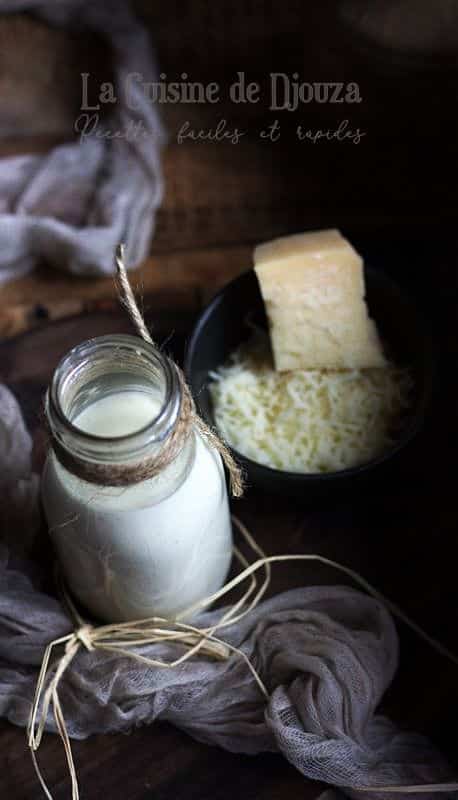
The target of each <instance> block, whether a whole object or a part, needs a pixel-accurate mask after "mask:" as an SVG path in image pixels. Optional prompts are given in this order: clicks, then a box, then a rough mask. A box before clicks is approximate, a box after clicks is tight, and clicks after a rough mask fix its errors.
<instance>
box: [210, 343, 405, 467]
mask: <svg viewBox="0 0 458 800" xmlns="http://www.w3.org/2000/svg"><path fill="white" fill-rule="evenodd" d="M210 377H211V379H212V381H211V383H210V386H209V389H210V394H211V398H212V401H213V409H214V418H215V423H216V427H217V428H218V430H219V432H220V433H221V435H222V436H223V437H224V439H225V440H226V441H227V442H228V443H229V444H230V445H231V446H232V447H234V448H235V449H236V450H238V451H239V452H240V453H241V454H242V455H244V456H246V457H247V458H250V459H252V460H253V461H257V462H258V463H259V464H264V465H265V466H268V467H274V468H276V469H280V470H287V471H290V472H302V473H316V472H335V471H338V470H342V469H346V468H348V467H354V466H356V465H358V464H363V463H365V462H367V461H370V460H371V459H372V458H374V457H375V456H377V455H379V454H380V453H382V452H383V451H384V450H385V449H386V448H387V447H388V446H389V445H390V444H391V443H392V442H393V441H394V438H395V437H394V430H395V427H396V424H398V423H399V418H400V415H401V413H402V411H403V409H405V408H406V407H407V405H408V395H409V391H410V383H411V381H410V378H409V375H408V373H407V372H406V371H405V370H401V369H399V368H397V367H394V366H391V365H389V366H387V367H383V368H377V369H364V370H357V369H355V370H348V371H331V370H330V371H321V370H296V371H294V372H285V373H281V372H276V371H275V370H274V368H273V363H272V356H271V354H270V348H269V342H268V337H267V336H266V335H265V334H264V333H261V332H259V331H258V332H256V333H255V334H254V336H253V338H252V339H251V340H250V342H248V343H247V344H246V345H243V346H242V347H240V348H239V349H238V350H237V351H235V352H234V353H233V354H232V356H231V358H230V360H229V362H228V363H227V364H225V365H223V366H221V367H220V368H219V369H218V370H217V371H216V372H213V373H211V375H210Z"/></svg>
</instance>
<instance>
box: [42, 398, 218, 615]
mask: <svg viewBox="0 0 458 800" xmlns="http://www.w3.org/2000/svg"><path fill="white" fill-rule="evenodd" d="M157 413H158V404H157V401H156V398H155V397H154V396H152V395H150V394H148V393H146V392H141V391H132V390H129V391H125V392H117V393H116V394H111V395H108V396H105V397H103V398H102V399H100V400H97V401H96V402H94V403H92V405H89V406H88V407H87V408H85V409H84V410H83V411H82V412H81V413H80V414H79V415H78V416H77V417H76V418H75V419H74V420H73V424H74V425H76V426H77V427H79V428H80V429H81V430H83V431H85V432H87V433H91V434H95V435H98V436H109V437H115V436H124V435H127V434H130V433H134V432H135V431H137V430H140V429H141V428H142V427H144V426H145V425H146V424H148V423H149V422H151V421H152V419H154V417H155V416H156V415H157ZM42 492H43V503H44V508H45V513H46V517H47V520H48V524H49V527H50V533H51V536H52V538H53V541H54V543H55V545H56V548H57V551H58V555H59V559H60V561H61V564H62V566H63V570H64V573H65V577H66V580H67V582H68V584H69V586H70V589H71V590H72V592H73V593H74V594H75V595H76V597H77V598H78V599H79V600H80V601H81V602H82V603H83V604H84V605H85V606H86V607H87V608H88V609H89V610H90V611H91V612H92V613H93V614H95V615H96V616H97V617H100V618H102V619H104V620H107V621H120V620H129V619H137V618H144V617H147V616H153V615H157V616H164V617H168V618H173V617H174V616H176V614H178V613H179V612H181V611H183V610H184V609H186V608H188V607H189V606H190V605H191V604H193V603H194V602H195V601H196V600H198V599H200V598H202V597H205V596H207V595H209V594H211V593H213V592H214V591H216V590H217V589H218V588H219V587H220V586H221V585H222V583H223V582H224V579H225V577H226V575H227V572H228V569H229V564H230V560H231V554H232V533H231V522H230V515H229V508H228V500H227V492H226V486H225V480H224V472H223V467H222V464H221V459H220V457H219V455H218V454H217V453H215V452H214V451H212V450H209V449H208V448H207V446H206V445H205V444H204V443H203V441H202V440H201V438H200V437H199V436H198V435H197V434H196V435H195V437H194V439H193V441H191V443H190V444H189V445H188V447H187V448H186V451H183V453H182V454H180V455H179V456H178V457H177V459H176V460H175V461H174V462H173V463H172V464H171V465H170V467H168V468H167V469H166V470H165V471H164V472H162V473H161V474H160V475H158V476H157V477H154V478H152V479H149V480H146V481H143V482H142V483H139V484H134V485H131V486H128V487H122V488H118V487H106V486H103V487H102V486H97V485H94V484H90V483H87V482H86V481H83V480H81V479H80V478H78V477H76V476H74V475H72V474H70V473H69V472H68V471H67V470H66V469H65V468H64V467H63V466H62V465H61V464H60V462H58V461H57V459H56V457H55V456H54V454H53V453H52V451H51V452H50V454H49V457H48V459H47V463H46V467H45V471H44V474H43V481H42Z"/></svg>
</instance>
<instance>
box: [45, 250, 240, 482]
mask: <svg viewBox="0 0 458 800" xmlns="http://www.w3.org/2000/svg"><path fill="white" fill-rule="evenodd" d="M116 275H117V281H118V292H119V299H120V302H121V304H122V305H123V306H124V307H125V308H126V309H127V312H128V314H129V316H130V318H131V320H132V322H133V325H134V327H135V329H136V331H137V333H138V335H139V336H140V337H141V338H142V339H143V340H144V341H145V342H148V344H152V345H154V341H153V339H152V337H151V335H150V333H149V331H148V328H147V327H146V324H145V320H144V319H143V316H142V314H141V313H140V310H139V308H138V305H137V302H136V300H135V297H134V293H133V291H132V287H131V285H130V282H129V279H128V277H127V271H126V267H125V263H124V245H122V244H120V245H118V247H117V248H116ZM172 366H173V368H174V369H175V370H176V373H177V376H178V382H179V385H180V391H181V404H180V412H179V416H178V419H177V421H176V423H175V425H174V428H173V430H172V432H171V434H170V435H169V436H168V437H167V439H166V440H165V442H164V444H163V445H162V447H161V448H160V450H159V452H156V453H151V454H150V455H148V456H146V457H145V458H143V459H141V460H140V461H136V462H134V463H123V464H113V463H110V464H104V463H95V462H92V461H88V460H84V459H82V458H79V457H78V456H77V455H76V454H74V453H70V452H69V451H68V450H66V448H65V447H64V446H63V445H62V444H61V443H60V442H59V441H57V440H54V441H53V449H54V452H55V454H56V457H57V458H58V460H59V461H60V462H61V463H62V464H63V466H64V467H65V468H66V469H68V470H69V471H70V472H72V473H73V474H74V475H77V476H78V477H80V478H83V480H86V481H89V482H90V483H95V484H98V485H100V486H129V485H130V484H134V483H140V482H141V481H144V480H147V479H148V478H154V477H155V476H156V475H159V473H161V472H162V471H163V470H165V469H166V468H167V467H168V466H169V465H170V464H171V463H172V462H173V461H174V460H175V458H176V457H177V456H178V454H179V453H180V452H181V450H182V448H183V447H184V445H185V444H186V441H187V439H188V438H189V436H190V435H191V434H192V432H193V430H196V431H197V432H198V433H199V434H200V436H201V437H202V439H203V440H204V441H205V442H206V443H207V445H208V446H209V447H210V448H212V449H214V450H216V451H217V452H218V453H219V454H220V456H221V458H222V460H223V463H224V465H225V467H226V469H227V471H228V474H229V486H230V491H231V494H232V496H233V497H242V495H243V478H242V473H241V469H240V467H239V465H238V464H237V462H236V461H235V459H234V458H233V456H232V455H231V453H230V451H229V449H228V448H227V446H226V445H225V444H224V443H223V442H222V441H221V439H220V438H219V436H218V435H217V434H216V433H215V432H214V431H213V430H212V429H211V428H210V427H209V426H208V425H207V424H206V423H205V422H204V421H203V420H202V419H201V417H200V416H199V415H198V414H197V412H196V408H195V405H194V400H193V398H192V395H191V391H190V389H189V386H188V385H187V383H186V380H185V377H184V375H183V372H182V370H181V369H180V367H179V366H178V365H177V364H175V363H174V362H172Z"/></svg>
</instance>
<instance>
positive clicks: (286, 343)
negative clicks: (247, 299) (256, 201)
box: [254, 230, 386, 371]
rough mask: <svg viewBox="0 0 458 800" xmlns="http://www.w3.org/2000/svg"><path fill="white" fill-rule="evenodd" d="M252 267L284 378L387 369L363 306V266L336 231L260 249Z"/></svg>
mask: <svg viewBox="0 0 458 800" xmlns="http://www.w3.org/2000/svg"><path fill="white" fill-rule="evenodd" d="M254 265H255V271H256V275H257V277H258V281H259V285H260V288H261V294H262V297H263V299H264V304H265V308H266V313H267V317H268V320H269V325H270V337H271V342H272V350H273V355H274V361H275V369H276V370H279V371H287V370H295V369H363V368H365V367H381V366H384V365H385V364H386V360H385V358H384V355H383V351H382V346H381V343H380V339H379V336H378V333H377V328H376V326H375V323H374V322H373V320H371V319H370V317H369V315H368V311H367V307H366V303H365V299H364V291H365V287H364V273H363V262H362V259H361V257H360V256H359V255H358V253H357V252H356V250H354V249H353V247H352V246H351V244H350V243H349V242H347V240H346V239H344V237H343V236H342V235H341V234H340V233H339V231H337V230H323V231H316V232H310V233H301V234H297V235H294V236H285V237H283V238H281V239H275V240H274V241H272V242H267V243H266V244H262V245H259V246H258V247H256V249H255V251H254Z"/></svg>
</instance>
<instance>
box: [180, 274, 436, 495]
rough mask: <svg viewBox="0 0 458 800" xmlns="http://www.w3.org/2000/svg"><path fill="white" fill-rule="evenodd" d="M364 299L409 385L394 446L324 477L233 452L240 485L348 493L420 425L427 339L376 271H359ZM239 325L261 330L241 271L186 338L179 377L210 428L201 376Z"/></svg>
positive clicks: (245, 333) (233, 341)
mask: <svg viewBox="0 0 458 800" xmlns="http://www.w3.org/2000/svg"><path fill="white" fill-rule="evenodd" d="M365 279H366V295H367V296H366V299H367V303H368V306H369V313H370V315H371V317H372V318H373V319H375V321H376V322H377V326H378V329H379V332H380V334H381V337H382V339H383V340H384V342H386V343H387V344H388V346H389V350H390V356H391V358H392V359H393V360H394V361H395V363H397V364H399V365H402V366H408V367H409V368H410V370H411V374H412V377H413V381H414V389H413V392H412V398H411V406H410V408H409V410H408V412H406V414H405V417H404V420H403V424H402V428H401V431H400V434H399V437H398V438H397V440H396V442H395V444H393V445H392V446H391V447H390V448H389V449H387V450H386V451H385V452H384V453H383V454H382V455H380V456H379V457H378V458H375V459H373V460H372V461H369V462H367V463H366V464H362V465H360V466H358V467H352V468H351V469H345V470H341V471H339V472H328V473H313V474H311V473H308V474H303V473H297V472H284V471H281V470H277V469H271V468H270V467H265V466H263V465H262V464H258V463H256V462H254V461H252V460H251V459H249V458H245V457H244V456H243V455H242V454H241V453H239V452H237V451H236V450H234V454H235V456H236V458H237V459H238V461H239V462H240V463H241V464H242V465H243V466H244V468H245V472H246V475H247V483H248V486H250V485H252V486H256V487H259V488H262V489H264V490H267V491H269V492H281V493H282V494H287V495H291V496H301V497H304V496H308V497H312V496H315V495H317V494H318V495H319V494H322V492H323V491H325V492H326V493H327V491H328V490H330V489H333V490H334V489H345V490H346V489H348V488H349V487H350V486H354V485H355V482H359V481H360V480H361V479H362V478H366V477H367V476H369V475H371V476H372V475H373V474H374V473H375V472H376V471H378V470H380V468H381V467H382V466H383V467H386V466H387V465H389V463H390V462H391V460H392V459H393V456H395V455H396V454H398V453H399V452H400V451H401V450H402V449H403V448H404V447H405V446H406V444H408V442H410V441H411V439H412V438H413V437H414V436H415V434H416V433H417V432H418V430H419V429H420V428H421V426H422V424H423V421H424V418H425V415H426V412H427V408H428V405H429V401H430V397H431V389H432V375H433V360H432V351H431V340H430V336H429V333H428V331H427V329H426V327H425V324H424V322H423V320H422V318H421V316H420V315H419V313H418V311H417V309H416V307H415V306H414V305H413V303H412V302H411V300H410V299H409V298H408V297H407V296H406V295H405V294H404V293H403V292H401V290H400V288H399V287H398V286H397V284H395V283H394V282H393V281H392V280H391V279H390V278H388V277H387V276H386V275H385V274H384V273H383V272H380V271H379V270H374V269H370V268H366V269H365ZM247 320H251V321H254V322H256V323H257V324H260V325H263V326H266V319H265V313H264V306H263V302H262V298H261V294H260V291H259V287H258V282H257V279H256V275H255V273H254V271H253V270H250V271H249V272H245V273H243V274H242V275H240V276H239V277H238V278H236V279H235V280H233V281H232V282H231V283H229V284H228V285H227V286H225V287H224V289H222V290H221V291H220V292H219V293H218V294H217V295H216V297H214V298H213V300H212V301H211V303H210V304H209V305H208V306H207V308H206V309H205V311H204V312H203V313H202V315H201V316H200V318H199V320H198V321H197V324H196V326H195V328H194V331H193V333H192V336H191V339H190V341H189V345H188V349H187V354H186V359H185V372H186V376H187V379H188V381H189V385H190V387H191V390H192V393H193V396H194V398H195V401H196V404H197V408H198V411H199V413H200V414H201V415H202V417H203V418H204V419H205V420H206V421H207V422H209V423H210V424H211V425H213V424H214V423H213V416H212V404H211V399H210V393H209V391H208V383H209V378H208V373H209V371H211V370H215V369H216V368H217V367H219V366H220V365H221V364H223V363H224V362H225V361H226V360H227V358H228V356H229V354H230V353H231V352H232V351H233V350H235V349H236V348H237V347H238V345H239V344H240V343H241V342H242V341H244V340H245V339H247V338H249V336H250V333H251V330H250V328H249V326H248V325H247Z"/></svg>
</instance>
